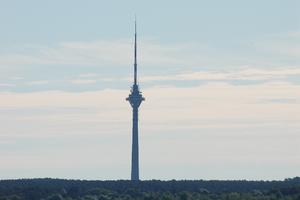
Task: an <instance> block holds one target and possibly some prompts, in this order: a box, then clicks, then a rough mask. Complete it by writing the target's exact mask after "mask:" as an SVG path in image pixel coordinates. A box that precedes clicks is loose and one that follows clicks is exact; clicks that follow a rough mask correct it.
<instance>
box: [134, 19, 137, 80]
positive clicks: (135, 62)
mask: <svg viewBox="0 0 300 200" xmlns="http://www.w3.org/2000/svg"><path fill="white" fill-rule="evenodd" d="M136 57H137V45H136V20H134V85H137V58H136Z"/></svg>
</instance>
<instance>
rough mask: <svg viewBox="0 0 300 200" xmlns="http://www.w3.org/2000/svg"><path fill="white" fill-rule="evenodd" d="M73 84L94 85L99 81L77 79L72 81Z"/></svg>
mask: <svg viewBox="0 0 300 200" xmlns="http://www.w3.org/2000/svg"><path fill="white" fill-rule="evenodd" d="M71 83H73V84H94V83H97V80H92V79H77V80H71Z"/></svg>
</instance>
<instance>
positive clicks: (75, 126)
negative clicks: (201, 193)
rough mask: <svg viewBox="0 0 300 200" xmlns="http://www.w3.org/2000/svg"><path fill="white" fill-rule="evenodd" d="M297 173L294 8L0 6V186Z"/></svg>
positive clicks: (66, 2) (299, 65) (227, 4)
mask: <svg viewBox="0 0 300 200" xmlns="http://www.w3.org/2000/svg"><path fill="white" fill-rule="evenodd" d="M135 15H136V16H137V30H138V73H139V77H138V79H139V84H140V88H141V90H142V92H143V96H145V98H146V101H145V102H143V103H142V105H141V107H140V115H139V120H140V121H139V123H140V124H139V129H140V132H139V134H140V135H139V139H140V178H141V179H142V180H149V179H162V180H170V179H248V180H281V179H284V178H289V177H295V176H299V175H300V148H299V142H300V92H299V91H300V1H298V0H285V1H282V0H252V1H240V0H227V1H208V0H206V1H205V0H187V1H179V0H172V1H171V0H164V1H158V0H152V1H145V0H140V1H133V0H128V1H121V0H119V1H117V0H111V1H104V0H86V1H79V0H44V1H39V0H27V1H17V0H10V1H5V0H1V7H0V26H1V31H0V113H1V114H0V119H1V125H0V158H1V159H0V163H1V164H0V179H15V178H41V177H52V178H68V179H89V180H90V179H93V180H95V179H101V180H111V179H113V180H116V179H129V178H130V161H131V158H130V156H131V123H132V121H131V120H132V119H131V116H132V113H131V107H130V105H129V104H128V102H126V101H125V99H126V97H127V96H128V94H129V92H130V87H131V84H132V81H133V78H132V75H133V41H134V38H133V36H134V16H135Z"/></svg>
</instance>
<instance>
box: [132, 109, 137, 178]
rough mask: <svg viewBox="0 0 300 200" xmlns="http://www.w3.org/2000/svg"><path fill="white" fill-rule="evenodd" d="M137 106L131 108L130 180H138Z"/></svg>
mask: <svg viewBox="0 0 300 200" xmlns="http://www.w3.org/2000/svg"><path fill="white" fill-rule="evenodd" d="M138 112H139V108H138V107H133V108H132V115H133V116H132V152H131V180H135V181H136V180H139V135H138V116H139V113H138Z"/></svg>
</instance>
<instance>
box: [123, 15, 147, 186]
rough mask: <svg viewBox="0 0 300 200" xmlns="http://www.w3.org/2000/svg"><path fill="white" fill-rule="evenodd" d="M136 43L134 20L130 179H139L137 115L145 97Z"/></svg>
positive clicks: (128, 99)
mask: <svg viewBox="0 0 300 200" xmlns="http://www.w3.org/2000/svg"><path fill="white" fill-rule="evenodd" d="M136 57H137V45H136V20H135V22H134V65H133V66H134V80H133V85H132V87H131V90H130V94H129V96H128V97H127V98H126V100H127V101H129V103H130V105H131V107H132V152H131V180H132V181H138V180H139V134H138V116H139V106H140V105H141V103H142V101H144V100H145V98H144V97H143V96H142V93H141V92H140V90H139V85H138V83H137V58H136Z"/></svg>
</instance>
